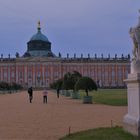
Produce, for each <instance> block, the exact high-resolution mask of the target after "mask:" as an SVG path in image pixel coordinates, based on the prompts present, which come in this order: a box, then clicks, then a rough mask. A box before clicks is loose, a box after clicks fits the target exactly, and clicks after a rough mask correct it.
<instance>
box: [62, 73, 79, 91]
mask: <svg viewBox="0 0 140 140" xmlns="http://www.w3.org/2000/svg"><path fill="white" fill-rule="evenodd" d="M81 77H82V75H81V74H80V73H79V72H77V71H74V72H72V73H70V72H68V73H66V74H65V75H64V80H63V88H64V89H66V90H69V89H72V90H74V89H75V84H76V82H77V81H78V80H79V79H80V78H81Z"/></svg>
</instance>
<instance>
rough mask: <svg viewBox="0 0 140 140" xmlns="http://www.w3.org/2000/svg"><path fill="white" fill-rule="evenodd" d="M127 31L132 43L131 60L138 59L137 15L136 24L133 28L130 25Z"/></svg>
mask: <svg viewBox="0 0 140 140" xmlns="http://www.w3.org/2000/svg"><path fill="white" fill-rule="evenodd" d="M139 12H140V10H139ZM129 33H130V37H131V38H132V41H133V44H134V47H133V50H132V54H133V60H140V17H139V22H138V25H137V26H136V27H134V28H132V27H131V28H130V30H129Z"/></svg>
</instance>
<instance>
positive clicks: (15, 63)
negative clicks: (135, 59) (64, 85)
mask: <svg viewBox="0 0 140 140" xmlns="http://www.w3.org/2000/svg"><path fill="white" fill-rule="evenodd" d="M73 71H78V72H79V73H81V74H82V75H83V76H89V77H91V78H93V79H94V81H96V82H97V84H98V85H100V87H124V86H125V83H124V82H123V80H124V79H126V78H127V74H128V73H129V72H130V56H129V55H128V56H127V57H124V56H123V55H122V56H121V57H120V58H118V57H117V55H115V57H114V58H111V57H110V56H108V57H107V58H104V57H103V55H102V56H101V57H100V58H99V57H97V56H96V54H95V57H94V58H92V57H90V55H88V57H87V58H85V57H83V55H81V57H76V54H74V57H71V58H70V57H69V55H68V54H67V57H66V58H64V57H61V54H60V53H59V55H58V56H56V55H55V54H54V53H53V52H52V50H51V42H50V41H49V40H48V38H47V37H46V36H45V35H44V34H42V32H41V27H40V22H39V23H38V29H37V33H36V34H35V35H33V36H32V37H31V39H30V40H29V41H28V42H27V51H26V52H25V53H24V54H23V56H21V57H20V56H19V54H18V53H17V54H16V57H15V58H10V55H9V57H8V58H4V57H3V55H1V58H0V81H5V82H9V83H12V82H16V83H19V84H22V85H23V87H29V86H33V87H36V88H40V87H49V85H50V83H52V82H54V81H56V80H58V79H60V78H62V77H63V76H64V74H65V73H67V72H73Z"/></svg>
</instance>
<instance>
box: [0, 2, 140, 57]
mask: <svg viewBox="0 0 140 140" xmlns="http://www.w3.org/2000/svg"><path fill="white" fill-rule="evenodd" d="M139 9H140V0H22V1H21V0H0V53H3V54H4V56H5V57H7V56H8V54H9V53H10V54H11V55H12V56H14V55H15V53H16V52H19V53H20V55H23V53H24V52H25V51H26V49H27V42H28V41H29V40H30V38H31V37H32V35H33V34H35V33H36V32H37V22H38V20H40V21H41V27H42V33H43V34H45V35H46V36H47V37H48V39H49V40H50V42H51V43H52V51H53V52H54V53H55V54H56V55H58V53H59V52H61V54H62V56H66V54H67V53H69V54H70V56H73V54H74V53H76V54H77V56H80V54H81V53H83V54H84V56H87V54H88V53H90V55H91V56H94V54H95V53H97V55H98V56H101V54H102V53H103V54H104V56H107V55H108V54H109V53H110V54H111V56H114V55H115V54H116V53H117V54H118V56H121V54H122V53H123V54H124V55H127V54H131V50H132V41H131V39H130V37H129V34H128V31H129V28H130V27H131V26H135V25H137V23H138V17H139V16H140V13H138V10H139Z"/></svg>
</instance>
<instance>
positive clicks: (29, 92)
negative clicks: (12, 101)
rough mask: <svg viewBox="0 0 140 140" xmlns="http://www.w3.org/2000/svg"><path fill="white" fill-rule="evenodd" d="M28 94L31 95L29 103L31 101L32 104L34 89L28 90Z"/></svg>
mask: <svg viewBox="0 0 140 140" xmlns="http://www.w3.org/2000/svg"><path fill="white" fill-rule="evenodd" d="M28 94H29V101H30V103H32V99H33V89H32V87H30V88H28Z"/></svg>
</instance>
